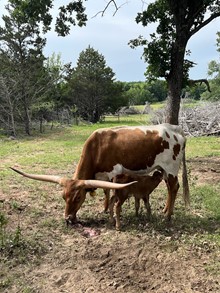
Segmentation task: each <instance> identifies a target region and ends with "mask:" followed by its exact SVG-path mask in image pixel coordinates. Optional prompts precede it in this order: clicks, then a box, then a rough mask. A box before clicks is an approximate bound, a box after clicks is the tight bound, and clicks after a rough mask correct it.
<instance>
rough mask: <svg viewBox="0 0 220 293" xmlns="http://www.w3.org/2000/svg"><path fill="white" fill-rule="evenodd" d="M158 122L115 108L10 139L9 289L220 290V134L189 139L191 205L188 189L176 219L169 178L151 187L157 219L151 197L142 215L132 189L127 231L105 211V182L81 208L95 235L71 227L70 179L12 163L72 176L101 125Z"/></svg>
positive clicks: (6, 200) (0, 192) (0, 178)
mask: <svg viewBox="0 0 220 293" xmlns="http://www.w3.org/2000/svg"><path fill="white" fill-rule="evenodd" d="M111 119H112V120H111ZM148 122H149V117H148V116H147V115H132V116H129V117H120V121H119V122H118V120H117V118H114V117H113V118H112V117H111V118H109V119H107V118H106V119H105V121H104V122H103V123H100V124H97V125H79V126H74V127H65V128H63V127H62V128H61V127H57V128H54V129H53V131H49V130H46V132H45V133H44V134H42V135H41V136H32V137H30V138H27V137H25V138H20V139H18V140H8V139H2V140H1V141H0V144H1V147H0V158H1V164H0V184H1V189H0V257H1V263H0V292H25V293H27V292H50V291H52V292H77V293H78V292H126V291H127V292H157V293H160V292H161V293H162V292H163V293H168V292H169V293H171V292H204V293H207V292H216V293H217V292H219V289H220V284H219V273H220V266H219V263H220V255H219V248H220V236H219V232H220V208H219V207H220V196H219V190H220V147H219V145H220V138H219V137H197V138H189V139H188V142H187V166H188V172H189V180H190V191H191V207H190V209H187V210H185V208H184V204H183V200H182V197H181V193H182V189H180V191H179V195H178V198H177V201H176V206H175V211H174V213H175V214H174V216H173V221H172V223H171V224H168V223H166V221H164V216H163V214H162V209H163V207H164V204H165V200H166V188H165V185H164V183H162V184H161V185H160V186H159V188H157V189H156V190H155V191H154V192H153V194H152V196H151V205H152V212H153V215H152V219H151V221H147V220H146V217H145V210H144V209H143V207H142V210H141V215H140V217H139V218H135V216H134V203H133V200H132V199H131V200H130V201H128V202H126V203H125V204H124V206H123V212H122V221H121V222H122V231H121V232H117V231H115V229H114V227H112V226H111V225H110V224H109V222H108V215H106V214H103V213H101V211H102V209H103V191H102V190H98V191H97V196H95V197H90V196H89V195H88V196H87V199H86V201H85V203H84V205H83V207H82V208H81V209H80V211H79V218H80V220H81V222H82V223H83V226H84V227H87V228H91V229H94V230H95V231H96V235H97V236H95V237H89V235H87V234H85V233H84V230H82V227H81V226H79V227H78V228H67V227H66V225H65V223H64V222H63V219H62V217H63V212H64V202H63V199H62V198H61V196H60V193H61V188H60V187H57V186H55V185H53V184H49V183H43V182H36V181H31V180H25V179H24V178H22V177H21V176H19V175H18V174H15V173H13V172H12V171H11V170H10V169H9V167H10V166H13V167H17V168H20V169H23V170H24V171H27V172H33V173H35V172H36V173H42V174H43V173H44V174H56V175H63V176H69V177H71V175H72V173H73V172H74V169H75V166H76V164H77V162H78V160H79V157H80V153H81V150H82V146H83V144H84V142H85V140H86V138H87V137H88V136H89V134H90V133H92V131H94V130H95V129H97V128H99V127H109V126H115V125H117V124H126V125H139V124H147V123H148ZM180 175H181V174H180ZM180 179H181V176H180Z"/></svg>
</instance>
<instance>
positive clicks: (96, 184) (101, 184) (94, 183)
mask: <svg viewBox="0 0 220 293" xmlns="http://www.w3.org/2000/svg"><path fill="white" fill-rule="evenodd" d="M134 183H137V181H132V182H129V183H123V184H122V183H113V182H108V181H101V180H85V181H84V184H85V187H88V188H104V189H105V188H106V189H121V188H125V187H127V186H129V185H131V184H134Z"/></svg>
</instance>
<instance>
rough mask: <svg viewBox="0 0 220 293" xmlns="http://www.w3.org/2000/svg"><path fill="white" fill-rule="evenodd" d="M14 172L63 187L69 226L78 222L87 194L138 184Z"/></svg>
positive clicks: (65, 214) (65, 213)
mask: <svg viewBox="0 0 220 293" xmlns="http://www.w3.org/2000/svg"><path fill="white" fill-rule="evenodd" d="M11 169H12V170H13V171H15V172H17V173H19V174H20V175H22V176H24V177H26V178H30V179H34V180H40V181H46V182H52V183H57V184H59V185H60V186H62V187H63V192H62V196H63V199H64V200H65V202H66V206H65V212H64V218H65V220H66V222H67V224H73V223H74V222H76V213H77V211H78V210H79V209H80V207H81V205H82V204H83V202H84V200H85V198H86V193H87V192H88V191H90V190H91V189H95V188H103V189H121V188H125V187H127V186H128V185H131V184H133V183H136V181H133V182H129V183H127V184H119V183H112V182H106V181H101V180H78V179H74V180H73V179H67V178H63V177H60V176H54V175H35V174H29V173H24V172H22V171H20V170H17V169H15V168H11Z"/></svg>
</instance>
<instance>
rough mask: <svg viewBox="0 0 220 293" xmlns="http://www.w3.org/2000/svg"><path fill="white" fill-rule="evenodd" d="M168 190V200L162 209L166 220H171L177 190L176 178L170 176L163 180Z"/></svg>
mask: <svg viewBox="0 0 220 293" xmlns="http://www.w3.org/2000/svg"><path fill="white" fill-rule="evenodd" d="M165 181H166V185H167V190H168V198H167V202H166V205H165V208H164V210H163V211H164V213H165V214H166V217H167V219H168V220H171V215H172V214H173V208H174V203H175V199H176V195H177V192H178V189H179V182H178V178H177V176H173V175H170V174H169V176H168V178H167V179H166V180H165Z"/></svg>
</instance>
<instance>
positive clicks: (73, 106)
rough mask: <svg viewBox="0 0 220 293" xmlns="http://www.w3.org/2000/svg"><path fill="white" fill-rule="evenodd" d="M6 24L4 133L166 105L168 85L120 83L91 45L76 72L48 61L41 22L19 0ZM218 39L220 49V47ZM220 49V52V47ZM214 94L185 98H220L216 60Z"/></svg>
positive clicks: (0, 46)
mask: <svg viewBox="0 0 220 293" xmlns="http://www.w3.org/2000/svg"><path fill="white" fill-rule="evenodd" d="M8 3H9V4H8V5H7V12H8V13H7V15H4V16H3V21H4V26H3V27H0V130H3V131H4V133H7V134H8V135H13V136H16V135H17V132H18V131H20V129H21V128H22V129H23V130H24V131H25V133H26V134H27V135H30V134H31V132H32V129H33V125H36V123H38V125H39V130H40V131H41V132H42V131H43V123H44V121H47V122H48V121H58V122H62V123H64V122H65V123H71V121H72V120H73V119H75V121H76V122H77V121H78V119H79V117H81V118H82V119H84V120H86V121H89V122H92V123H96V122H98V121H100V119H101V117H102V115H104V114H106V113H112V114H114V113H115V112H116V111H117V110H118V109H119V108H120V107H122V106H129V105H144V104H145V103H146V102H148V103H155V102H161V101H164V100H165V99H166V97H167V83H166V82H165V80H162V79H155V80H151V81H146V82H120V81H116V79H115V73H114V72H113V70H112V69H111V68H110V67H109V66H107V64H106V61H105V57H104V56H103V55H102V54H100V53H99V52H98V51H96V50H95V49H94V48H92V47H90V46H89V47H88V48H86V49H85V50H84V51H82V52H81V53H80V55H79V58H78V62H77V65H76V67H75V68H73V67H72V66H71V64H63V63H62V61H61V56H60V55H57V56H56V55H54V54H53V55H52V56H51V57H50V58H45V56H44V54H43V49H44V47H45V44H46V39H45V38H43V37H42V32H41V29H40V26H39V24H38V23H37V22H36V21H34V22H33V21H32V20H31V18H27V17H26V16H25V14H23V13H19V10H18V9H17V5H18V3H17V2H16V1H8ZM219 43H220V41H219V39H218V48H220V46H219ZM219 50H220V49H219ZM214 73H215V76H214V78H213V79H212V81H211V83H212V85H213V91H212V94H211V95H207V94H206V88H205V87H204V86H202V85H199V86H196V87H194V88H189V87H188V88H187V87H186V88H185V89H183V91H182V93H183V94H182V97H190V98H192V99H197V100H198V99H200V98H201V96H202V95H203V96H204V97H205V98H207V99H210V100H211V99H213V100H216V99H219V86H218V85H219V81H220V66H219V64H218V63H217V62H215V61H212V62H211V63H210V65H209V74H210V75H213V74H214Z"/></svg>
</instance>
